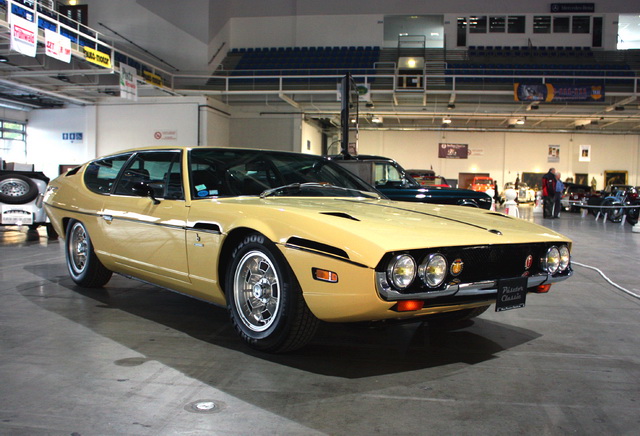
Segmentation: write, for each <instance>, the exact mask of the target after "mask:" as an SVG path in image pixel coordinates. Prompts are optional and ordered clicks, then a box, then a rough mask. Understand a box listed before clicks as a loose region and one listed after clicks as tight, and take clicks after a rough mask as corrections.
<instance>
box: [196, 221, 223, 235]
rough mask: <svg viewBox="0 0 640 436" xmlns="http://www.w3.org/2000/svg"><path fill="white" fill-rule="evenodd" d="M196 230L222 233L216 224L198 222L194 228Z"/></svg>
mask: <svg viewBox="0 0 640 436" xmlns="http://www.w3.org/2000/svg"><path fill="white" fill-rule="evenodd" d="M193 229H194V230H203V231H206V232H213V233H220V226H219V225H218V224H215V223H206V222H197V223H195V225H194V226H193Z"/></svg>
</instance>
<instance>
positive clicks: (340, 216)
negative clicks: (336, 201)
mask: <svg viewBox="0 0 640 436" xmlns="http://www.w3.org/2000/svg"><path fill="white" fill-rule="evenodd" d="M320 213H321V214H322V215H331V216H336V217H338V218H346V219H348V220H353V221H360V220H359V219H358V218H354V217H352V216H351V215H349V214H348V213H344V212H320Z"/></svg>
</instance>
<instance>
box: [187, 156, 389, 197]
mask: <svg viewBox="0 0 640 436" xmlns="http://www.w3.org/2000/svg"><path fill="white" fill-rule="evenodd" d="M189 168H190V180H191V191H192V197H193V198H196V199H197V198H211V197H235V196H241V195H252V196H254V195H255V196H257V195H260V194H262V193H263V192H265V191H269V190H274V189H275V190H274V191H271V192H268V194H267V195H265V197H266V196H269V195H272V196H314V197H318V196H321V197H322V196H324V197H363V196H368V197H377V196H378V194H377V192H375V189H374V188H373V187H371V186H369V185H368V184H366V183H365V182H363V181H362V180H360V179H359V178H357V177H356V176H354V175H352V174H351V173H350V172H349V171H347V170H345V169H343V168H341V167H340V166H338V165H336V164H335V163H333V162H330V161H328V160H327V159H325V158H323V157H320V156H315V155H304V154H296V153H286V152H277V151H261V150H246V149H237V150H234V149H211V148H197V149H193V150H191V153H190V161H189ZM276 188H278V189H276ZM367 192H368V193H369V194H366V193H367Z"/></svg>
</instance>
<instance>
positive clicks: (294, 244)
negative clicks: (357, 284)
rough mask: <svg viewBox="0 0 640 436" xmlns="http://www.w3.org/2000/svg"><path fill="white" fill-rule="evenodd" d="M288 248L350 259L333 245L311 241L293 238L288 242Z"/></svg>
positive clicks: (344, 252)
mask: <svg viewBox="0 0 640 436" xmlns="http://www.w3.org/2000/svg"><path fill="white" fill-rule="evenodd" d="M287 246H288V247H290V248H300V249H306V250H312V251H315V252H319V253H324V254H328V255H331V256H337V257H341V258H344V259H349V255H348V254H347V252H346V251H344V250H343V249H341V248H338V247H334V246H332V245H327V244H323V243H322V242H317V241H311V240H309V239H304V238H298V237H297V236H292V237H290V238H289V240H288V241H287Z"/></svg>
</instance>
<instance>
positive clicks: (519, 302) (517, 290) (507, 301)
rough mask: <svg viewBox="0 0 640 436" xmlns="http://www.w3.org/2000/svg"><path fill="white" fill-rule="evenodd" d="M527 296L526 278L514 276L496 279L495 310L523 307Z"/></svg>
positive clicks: (501, 310)
mask: <svg viewBox="0 0 640 436" xmlns="http://www.w3.org/2000/svg"><path fill="white" fill-rule="evenodd" d="M526 298H527V278H526V277H516V278H512V279H501V280H498V295H497V297H496V312H503V311H505V310H511V309H519V308H521V307H524V305H525V300H526Z"/></svg>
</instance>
